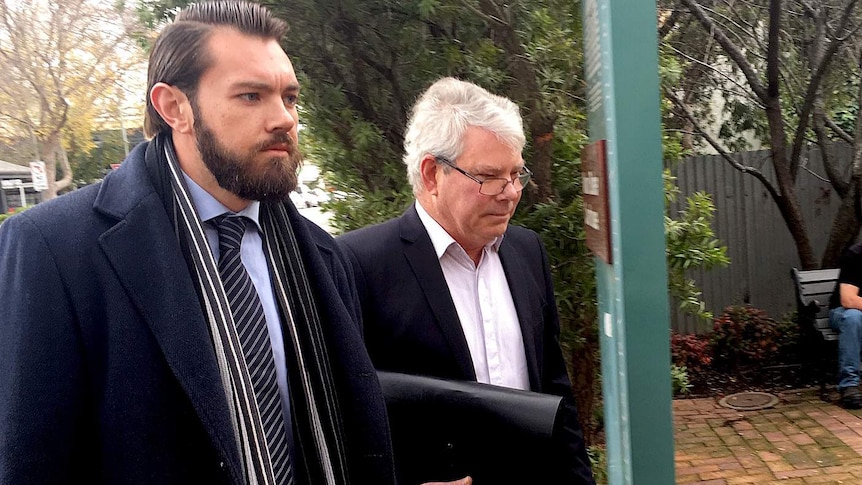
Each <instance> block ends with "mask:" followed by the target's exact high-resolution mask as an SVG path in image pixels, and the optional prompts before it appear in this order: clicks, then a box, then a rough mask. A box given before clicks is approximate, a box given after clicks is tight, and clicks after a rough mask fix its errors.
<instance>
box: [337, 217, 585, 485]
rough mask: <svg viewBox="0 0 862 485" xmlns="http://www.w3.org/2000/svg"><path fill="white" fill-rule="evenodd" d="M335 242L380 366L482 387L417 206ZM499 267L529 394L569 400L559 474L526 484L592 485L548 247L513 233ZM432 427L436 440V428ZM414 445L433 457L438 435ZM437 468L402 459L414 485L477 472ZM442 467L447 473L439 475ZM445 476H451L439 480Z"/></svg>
mask: <svg viewBox="0 0 862 485" xmlns="http://www.w3.org/2000/svg"><path fill="white" fill-rule="evenodd" d="M336 241H337V242H338V244H339V245H340V246H341V247H342V248H343V249H344V250H345V253H347V255H348V257H349V259H350V260H351V261H352V263H353V266H354V273H355V276H356V284H357V288H358V291H359V298H360V302H361V305H362V319H363V328H364V329H365V342H366V345H367V347H368V351H369V353H370V354H371V359H372V361H373V362H374V365H375V367H376V368H377V369H379V370H386V371H393V372H403V373H411V374H421V375H428V376H435V377H442V378H448V379H463V380H473V381H475V380H476V374H475V371H474V370H473V363H472V359H471V357H470V351H469V349H468V347H467V342H466V339H465V337H464V332H463V330H462V329H461V324H460V322H459V320H458V315H457V312H456V310H455V304H454V303H453V301H452V298H451V296H450V294H449V288H448V286H447V285H446V280H445V278H444V276H443V270H442V269H441V267H440V263H439V261H438V259H437V256H436V253H435V252H434V248H433V245H432V243H431V239H430V237H429V236H428V233H427V232H426V230H425V227H424V226H423V225H422V222H421V220H420V219H419V215H418V213H417V212H416V208H415V206H414V207H410V208H409V209H408V210H407V211H406V212H405V213H404V215H402V216H401V217H399V218H396V219H392V220H390V221H387V222H384V223H383V224H379V225H376V226H371V227H366V228H363V229H359V230H357V231H353V232H350V233H348V234H345V235H343V236H341V237H339V238H337V239H336ZM500 260H501V262H502V265H503V269H504V271H505V273H506V278H507V281H508V284H509V288H510V291H511V293H512V299H513V300H514V304H515V309H516V311H517V313H518V321H519V323H520V326H521V333H522V335H523V339H524V349H525V351H526V358H527V366H528V372H529V378H530V390H532V391H536V392H544V393H548V394H555V395H558V396H563V397H564V398H565V402H566V407H565V410H564V414H563V419H562V422H563V426H564V429H561V430H560V433H559V436H560V438H559V439H560V440H561V441H562V442H563V443H562V444H561V446H559V447H557V449H556V450H555V453H559V460H558V461H559V465H560V468H559V469H558V470H533V472H535V474H536V475H535V476H533V477H532V479H530V481H528V482H527V483H567V484H591V483H593V480H592V475H591V473H590V470H589V461H588V458H587V455H586V450H585V447H584V442H583V435H582V433H581V431H580V428H579V426H578V422H577V411H576V409H575V406H574V401H573V398H572V392H571V387H570V383H569V378H568V375H567V374H566V369H565V363H564V360H563V355H562V352H561V350H560V346H559V321H558V317H557V308H556V303H555V300H554V291H553V285H552V281H551V274H550V268H549V265H548V257H547V254H546V252H545V249H544V246H543V244H542V243H541V240H540V239H539V237H538V235H537V234H536V233H534V232H533V231H530V230H527V229H524V228H521V227H516V226H510V227H509V228H508V230H507V231H506V234H505V237H504V238H503V241H502V244H501V246H500ZM428 428H429V432H430V433H432V434H433V428H434V426H433V424H429V426H428ZM439 438H440V439H441V440H444V441H445V438H444V437H439ZM395 439H396V440H398V439H399V437H397V436H396V437H395ZM400 439H402V440H403V438H400ZM415 439H416V442H414V443H412V444H411V446H419V447H421V446H423V444H422V443H421V441H427V442H429V443H427V447H426V448H427V449H426V450H425V452H426V453H428V454H431V455H434V454H435V450H434V449H433V447H434V446H435V445H434V444H432V443H430V441H433V439H435V438H434V437H433V436H432V437H422V436H417V437H415ZM397 446H398V443H397V442H396V447H397ZM442 446H443V447H444V448H445V447H447V446H448V447H451V446H452V444H451V443H443V444H442ZM489 459H493V457H489ZM436 460H437V462H436V464H435V463H434V460H432V459H430V458H429V459H426V460H424V461H423V463H404V462H403V461H402V460H401V459H400V458H399V457H398V456H397V455H396V466H397V467H398V469H399V472H398V473H399V477H405V476H406V477H408V479H409V480H410V481H409V482H408V484H407V485H412V483H411V482H416V481H418V480H423V479H434V480H442V479H453V478H460V477H459V476H457V475H458V474H459V473H462V472H464V471H466V472H470V464H463V466H462V465H455V466H450V465H449V464H448V461H447V460H446V459H445V457H442V456H438V457H437V458H436ZM434 466H439V467H444V468H446V469H443V470H440V469H438V470H434V469H433V467H434ZM408 468H409V469H408ZM497 468H498V469H499V470H500V472H501V474H500V476H498V477H493V478H488V479H487V481H485V482H484V483H518V480H520V479H526V478H528V477H514V476H512V475H511V474H507V473H506V472H505V469H504V467H503V466H498V467H497ZM439 473H442V474H443V475H444V476H434V475H435V474H439ZM427 474H431V475H430V476H429V475H427ZM541 474H546V475H545V478H544V480H545V481H542V480H539V481H536V480H535V479H536V478H537V477H538V476H540V475H541ZM479 478H480V477H475V476H474V479H476V480H477V481H476V485H483V482H480V481H479Z"/></svg>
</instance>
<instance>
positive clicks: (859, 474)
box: [673, 389, 862, 485]
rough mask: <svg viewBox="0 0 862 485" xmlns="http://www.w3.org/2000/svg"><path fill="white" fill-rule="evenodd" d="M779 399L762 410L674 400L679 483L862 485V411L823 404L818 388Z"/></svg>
mask: <svg viewBox="0 0 862 485" xmlns="http://www.w3.org/2000/svg"><path fill="white" fill-rule="evenodd" d="M778 397H779V398H780V400H779V403H778V404H776V405H775V406H774V407H772V408H769V409H762V410H758V411H737V410H733V409H728V408H725V407H722V406H720V405H719V404H718V399H714V398H702V399H677V400H674V401H673V412H674V438H675V440H674V441H675V454H676V457H675V458H676V460H675V461H676V483H678V484H687V483H698V484H702V485H737V484H758V485H771V484H780V485H809V484H819V485H824V484H862V410H854V411H847V410H845V409H842V408H840V407H839V406H837V405H836V404H834V399H833V403H830V402H824V401H822V400H820V398H819V396H818V394H817V390H816V389H802V390H796V391H788V392H782V393H779V394H778Z"/></svg>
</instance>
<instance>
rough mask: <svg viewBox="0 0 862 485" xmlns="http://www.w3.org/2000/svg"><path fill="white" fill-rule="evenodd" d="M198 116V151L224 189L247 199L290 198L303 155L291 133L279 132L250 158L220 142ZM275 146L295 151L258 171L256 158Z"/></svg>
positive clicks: (251, 151) (254, 150)
mask: <svg viewBox="0 0 862 485" xmlns="http://www.w3.org/2000/svg"><path fill="white" fill-rule="evenodd" d="M194 115H195V126H194V128H195V141H196V143H197V147H198V151H199V152H200V154H201V158H202V159H203V161H204V164H205V165H206V166H207V168H208V169H209V171H210V172H212V174H213V176H215V179H216V181H217V182H218V184H219V185H220V186H221V188H223V189H225V190H227V191H228V192H231V193H232V194H234V195H236V196H238V197H240V198H243V199H245V200H259V201H262V202H281V201H285V200H287V199H289V198H290V192H291V191H293V189H295V188H296V185H297V171H298V169H299V166H300V164H301V163H302V154H301V153H300V152H299V149H298V148H297V147H296V144H295V143H294V141H293V138H291V137H290V134H288V132H286V131H280V132H277V133H275V134H274V135H273V136H272V138H270V139H269V140H267V141H266V142H263V143H260V144H259V145H257V146H255V147H253V148H252V149H251V150H250V151H249V153H248V154H247V155H240V154H235V153H232V152H230V151H229V150H228V149H227V148H226V147H225V146H223V145H221V144H220V143H219V141H218V140H217V139H216V136H215V133H213V132H212V130H210V128H209V127H208V126H207V124H206V123H205V122H204V121H203V118H201V116H200V113H194ZM274 144H287V145H288V146H290V147H291V148H292V149H291V151H290V154H289V155H288V156H287V157H286V158H285V157H272V158H270V159H269V160H267V161H266V163H264V164H263V166H262V167H260V168H258V166H257V164H256V163H255V160H254V157H255V155H256V154H258V153H259V152H260V151H261V150H263V149H265V148H266V147H268V146H271V145H274Z"/></svg>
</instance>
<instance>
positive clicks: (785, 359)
mask: <svg viewBox="0 0 862 485" xmlns="http://www.w3.org/2000/svg"><path fill="white" fill-rule="evenodd" d="M775 329H776V331H777V332H778V337H777V338H776V344H777V345H778V360H779V361H780V362H782V363H796V362H799V322H798V321H797V315H796V311H792V312H788V313H786V314H785V315H784V316H783V317H781V319H780V320H778V321H777V322H776V325H775Z"/></svg>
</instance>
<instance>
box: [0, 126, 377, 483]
mask: <svg viewBox="0 0 862 485" xmlns="http://www.w3.org/2000/svg"><path fill="white" fill-rule="evenodd" d="M147 145H148V144H147V143H144V144H142V145H140V146H138V147H137V148H136V149H135V150H134V151H133V152H132V153H131V154H130V155H129V157H128V159H127V160H126V161H125V162H124V163H123V164H122V165H121V167H120V168H119V169H118V170H116V171H114V172H113V173H111V174H110V175H108V176H107V177H106V178H105V180H104V181H103V182H102V183H100V184H97V185H94V186H89V187H86V188H84V189H81V190H78V191H75V192H72V193H70V194H68V195H63V196H61V197H59V198H57V199H55V200H52V201H50V202H47V203H44V204H40V205H38V206H36V207H34V208H32V209H29V210H28V211H27V212H24V213H22V214H20V215H17V216H15V217H12V218H10V219H8V220H7V221H6V222H4V223H3V224H2V225H0V483H10V484H12V483H31V484H32V483H38V484H43V483H45V484H50V483H88V484H98V483H123V484H147V485H149V484H188V483H207V484H218V483H231V484H242V483H245V479H244V476H243V468H242V464H241V459H240V454H239V450H238V449H237V445H236V441H235V439H234V436H233V435H232V431H231V429H232V427H231V417H230V415H229V411H228V407H227V399H226V397H225V391H224V389H223V387H222V385H221V382H220V378H219V371H218V368H217V364H216V358H215V354H214V352H213V348H212V343H211V340H210V337H209V332H208V326H207V323H206V321H205V319H204V316H203V314H202V311H201V306H200V303H199V300H198V297H197V295H196V291H195V287H194V284H193V282H192V279H191V276H190V275H189V271H188V269H187V266H186V263H185V261H184V259H183V256H182V254H181V249H180V245H179V243H178V241H177V237H176V236H175V234H174V231H173V228H172V225H171V223H170V220H169V218H168V216H167V214H166V212H165V209H164V206H163V204H162V202H161V200H160V199H159V197H158V196H157V195H156V192H155V191H154V189H153V186H152V184H151V182H150V181H149V179H148V177H147V173H146V170H145V167H144V163H143V161H144V154H145V151H146V148H147ZM289 212H290V219H291V222H292V224H293V227H294V230H295V232H296V236H297V239H298V242H299V246H300V249H301V252H302V256H303V259H304V262H305V265H306V269H307V271H308V274H309V278H310V281H311V285H312V288H313V290H314V293H315V297H316V299H317V303H318V310H319V312H320V318H321V321H322V323H323V328H324V334H325V335H324V338H325V339H326V344H327V346H328V351H329V357H330V362H331V367H332V372H333V375H334V381H335V385H336V388H337V391H338V394H339V402H340V403H341V414H342V417H343V422H344V427H345V435H346V440H347V443H346V450H347V460H348V467H349V469H350V478H351V481H352V483H356V484H371V483H374V484H389V483H394V478H393V475H394V471H393V463H392V456H391V447H390V441H389V435H388V425H387V421H386V410H385V404H384V401H383V397H382V394H381V390H380V386H379V383H378V381H377V379H376V375H375V373H374V369H373V367H372V364H371V361H370V360H369V357H368V354H367V353H366V351H365V350H364V347H363V343H362V337H361V329H360V328H359V326H358V322H359V319H358V318H359V317H358V314H357V312H358V309H357V308H358V307H357V303H356V297H355V289H354V286H353V281H352V275H351V270H350V268H349V266H348V265H347V264H346V263H345V262H344V260H343V257H342V254H341V252H340V251H339V250H338V249H337V247H336V246H335V244H334V242H333V241H332V238H331V237H330V236H329V235H328V234H326V233H325V232H324V231H322V230H321V229H319V228H317V227H316V226H315V225H313V224H312V223H310V222H309V221H307V220H306V219H305V218H303V217H302V216H300V215H299V213H298V212H297V211H296V209H294V208H293V207H292V206H291V207H290V210H289Z"/></svg>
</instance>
